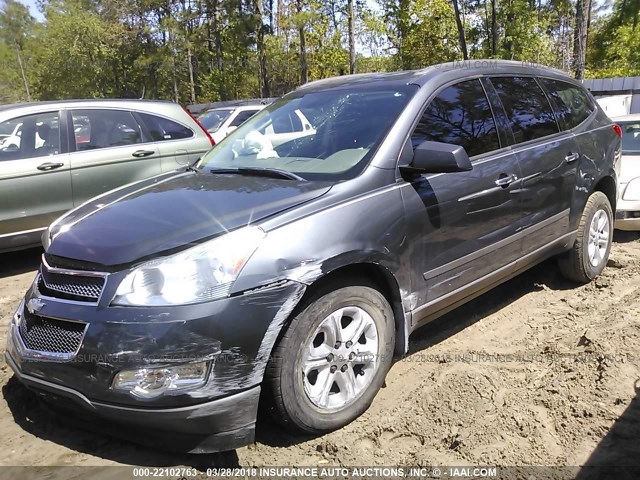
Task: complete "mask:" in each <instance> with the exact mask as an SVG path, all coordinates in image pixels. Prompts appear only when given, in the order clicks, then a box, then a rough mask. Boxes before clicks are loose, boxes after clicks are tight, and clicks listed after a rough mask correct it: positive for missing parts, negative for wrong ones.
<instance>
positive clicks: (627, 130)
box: [618, 121, 640, 154]
mask: <svg viewBox="0 0 640 480" xmlns="http://www.w3.org/2000/svg"><path fill="white" fill-rule="evenodd" d="M618 125H620V127H621V128H622V153H628V154H638V153H640V121H637V122H618Z"/></svg>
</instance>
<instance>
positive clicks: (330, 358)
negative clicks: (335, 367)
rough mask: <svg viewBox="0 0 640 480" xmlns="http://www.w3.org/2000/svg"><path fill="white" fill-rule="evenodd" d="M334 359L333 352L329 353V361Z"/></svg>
mask: <svg viewBox="0 0 640 480" xmlns="http://www.w3.org/2000/svg"><path fill="white" fill-rule="evenodd" d="M331 361H333V353H330V354H329V355H327V362H331Z"/></svg>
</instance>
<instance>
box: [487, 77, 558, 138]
mask: <svg viewBox="0 0 640 480" xmlns="http://www.w3.org/2000/svg"><path fill="white" fill-rule="evenodd" d="M491 83H492V84H493V86H494V87H495V89H496V92H497V93H498V96H499V97H500V101H501V102H502V105H503V106H504V110H505V112H506V114H507V118H508V119H509V123H510V125H511V130H512V131H513V136H514V138H515V141H516V143H522V142H527V141H529V140H535V139H536V138H542V137H546V136H547V135H552V134H554V133H558V132H559V131H560V129H559V128H558V124H557V122H556V119H555V117H554V115H553V110H552V109H551V105H549V101H548V100H547V97H546V96H545V94H544V92H543V91H542V89H541V88H540V86H539V85H538V83H537V82H536V80H535V79H534V78H531V77H494V78H492V79H491Z"/></svg>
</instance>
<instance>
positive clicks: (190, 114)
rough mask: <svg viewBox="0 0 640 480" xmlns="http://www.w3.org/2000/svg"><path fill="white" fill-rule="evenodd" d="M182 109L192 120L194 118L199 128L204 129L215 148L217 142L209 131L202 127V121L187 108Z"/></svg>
mask: <svg viewBox="0 0 640 480" xmlns="http://www.w3.org/2000/svg"><path fill="white" fill-rule="evenodd" d="M182 109H183V110H184V111H185V112H187V115H189V116H190V117H191V118H193V121H194V122H196V123H197V124H198V126H199V127H200V128H201V129H202V131H203V132H204V134H205V135H206V136H207V138H208V139H209V141H210V142H211V146H212V147H213V146H215V144H216V142H215V141H214V140H213V137H212V136H211V134H210V133H209V132H208V131H207V129H206V128H204V125H202V124H201V123H200V120H198V119H197V118H196V117H195V116H194V115H193V114H192V113H191V112H190V111H189V110H187V109H186V108H185V107H182Z"/></svg>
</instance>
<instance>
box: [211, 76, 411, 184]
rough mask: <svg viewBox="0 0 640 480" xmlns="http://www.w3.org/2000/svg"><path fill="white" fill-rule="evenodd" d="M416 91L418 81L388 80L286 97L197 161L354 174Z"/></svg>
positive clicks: (306, 173) (319, 174)
mask: <svg viewBox="0 0 640 480" xmlns="http://www.w3.org/2000/svg"><path fill="white" fill-rule="evenodd" d="M417 91H418V88H417V87H416V86H414V85H400V86H389V85H384V86H380V87H378V88H371V87H370V88H367V89H365V88H362V89H349V90H347V89H344V90H327V91H321V92H310V93H300V94H298V95H296V94H293V95H291V96H287V97H284V98H282V99H280V100H278V101H276V102H275V103H274V104H272V105H271V106H269V107H268V108H266V109H264V110H262V111H261V112H260V113H258V114H256V115H255V116H254V117H252V118H251V119H249V120H248V121H247V122H246V123H245V124H243V125H242V126H241V127H239V128H238V129H237V130H236V131H234V132H233V133H232V134H230V135H229V136H228V137H227V138H225V139H224V140H223V141H222V142H221V143H220V144H219V145H218V146H217V147H216V148H214V149H213V150H211V151H210V152H209V153H208V154H207V155H206V156H205V157H204V158H203V159H202V160H201V162H200V163H199V165H198V166H199V167H200V168H202V169H204V170H214V171H215V170H218V171H220V170H224V169H256V168H258V169H276V170H280V171H285V172H289V173H292V174H294V175H297V176H299V177H302V178H304V179H307V180H312V179H314V180H345V179H348V178H352V177H355V176H356V175H358V174H359V173H360V172H361V171H362V169H363V168H364V166H365V165H366V164H367V163H368V161H369V160H370V158H371V156H372V155H373V153H374V152H375V150H376V148H377V147H378V145H379V144H380V143H381V142H382V140H383V139H384V137H385V136H386V134H387V133H388V131H389V129H390V128H391V126H392V125H393V124H394V122H395V120H396V119H397V118H398V116H399V115H400V113H401V112H402V110H403V109H404V107H405V106H406V105H407V102H408V101H409V99H410V98H411V97H412V96H413V95H414V94H415V92H417ZM293 178H295V177H293Z"/></svg>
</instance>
